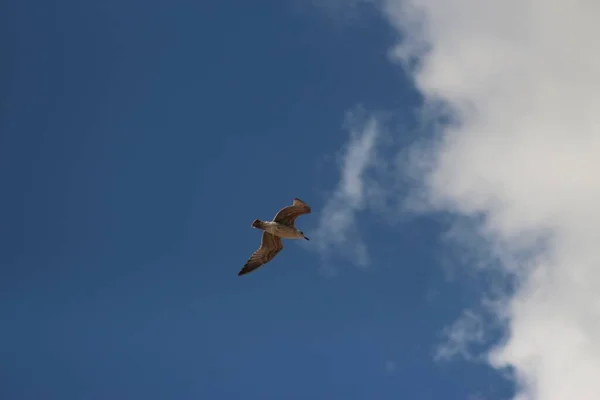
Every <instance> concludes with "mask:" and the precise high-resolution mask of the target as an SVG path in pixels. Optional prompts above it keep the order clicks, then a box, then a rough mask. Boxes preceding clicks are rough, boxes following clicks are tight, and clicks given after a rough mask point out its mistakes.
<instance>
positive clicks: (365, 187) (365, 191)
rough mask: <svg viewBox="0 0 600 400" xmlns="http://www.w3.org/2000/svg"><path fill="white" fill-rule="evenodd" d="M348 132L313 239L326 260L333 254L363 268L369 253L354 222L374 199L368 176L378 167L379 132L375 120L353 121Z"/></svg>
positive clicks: (373, 187) (372, 187) (367, 260)
mask: <svg viewBox="0 0 600 400" xmlns="http://www.w3.org/2000/svg"><path fill="white" fill-rule="evenodd" d="M350 119H351V120H352V119H353V118H350ZM349 130H350V139H349V141H348V144H347V146H346V148H345V149H344V153H343V156H342V159H341V163H340V181H339V183H338V185H337V187H336V188H335V189H334V190H333V192H332V193H331V194H330V196H329V199H328V201H327V202H326V204H325V206H324V208H323V210H322V211H321V213H320V217H319V223H318V227H317V229H316V233H315V234H314V236H315V237H316V239H317V240H316V241H315V242H316V243H318V248H319V251H320V252H321V255H322V256H323V257H324V258H325V259H329V258H330V257H331V255H332V253H336V254H340V255H342V256H345V257H346V258H348V259H349V260H351V261H352V262H354V263H355V264H356V265H358V266H362V267H364V266H366V265H367V264H368V262H369V252H368V249H367V246H366V245H365V243H364V241H363V239H362V237H361V235H360V231H359V229H358V228H357V223H356V218H357V215H358V214H359V213H360V212H361V211H362V210H364V209H365V207H367V205H368V204H369V199H370V198H372V196H374V195H375V194H374V192H373V190H374V189H375V186H373V185H372V184H371V182H372V181H371V180H370V178H369V177H368V176H367V172H368V170H369V169H371V168H373V167H374V166H376V164H377V142H378V139H379V138H380V132H379V126H378V123H377V120H376V119H374V118H369V119H366V121H359V122H356V121H354V122H353V123H351V124H350V129H349ZM330 272H331V271H330Z"/></svg>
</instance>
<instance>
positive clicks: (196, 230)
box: [0, 0, 513, 400]
mask: <svg viewBox="0 0 600 400" xmlns="http://www.w3.org/2000/svg"><path fill="white" fill-rule="evenodd" d="M365 10H366V8H365ZM0 27H1V28H0V33H1V34H0V38H1V39H0V45H1V47H0V48H1V49H2V53H3V54H4V55H5V57H4V63H3V64H4V68H3V69H2V72H1V74H0V85H1V86H0V87H1V88H2V90H1V93H2V95H1V96H0V99H1V110H0V111H1V115H0V129H1V134H0V163H1V164H0V165H1V168H0V181H1V182H2V187H3V196H2V197H1V198H0V206H1V207H0V210H1V211H0V212H1V220H2V221H3V222H2V225H3V227H4V229H2V230H0V235H1V239H2V243H3V246H2V248H3V250H2V252H0V266H1V279H0V296H1V301H0V318H1V320H2V330H1V331H0V332H1V333H0V338H1V339H2V340H1V341H0V358H1V359H2V361H1V362H0V397H1V398H3V399H7V400H25V399H26V400H39V399H47V400H51V399H61V400H70V399H73V400H75V399H86V400H95V399H137V398H140V399H141V398H144V399H170V400H187V399H224V400H227V399H238V398H240V397H242V396H243V397H244V398H245V399H248V400H253V399H257V400H258V399H260V400H267V399H308V398H310V399H332V398H333V399H336V398H345V399H372V398H374V399H399V398H402V399H423V400H426V399H441V398H443V399H448V400H451V399H457V400H458V399H461V400H467V399H473V400H474V399H505V398H509V397H510V396H511V394H512V393H513V392H512V385H511V384H509V383H508V382H507V381H506V380H504V378H502V377H501V375H500V374H499V373H497V372H495V371H494V370H492V369H491V368H489V367H488V366H486V365H484V363H472V362H466V361H464V360H455V361H451V362H443V361H439V360H437V361H436V359H435V354H436V348H437V346H438V345H439V343H440V342H441V341H443V340H444V339H443V329H444V327H446V326H448V325H450V324H452V322H453V321H454V320H455V319H456V318H457V317H458V316H459V315H460V314H461V312H462V310H463V309H465V308H468V307H469V306H470V304H472V303H474V302H475V301H476V295H475V294H474V289H473V288H472V287H471V286H469V285H467V284H464V283H462V282H461V280H460V279H456V278H454V279H452V278H451V277H449V275H448V272H447V269H446V268H445V263H444V262H443V260H444V258H445V257H447V256H448V254H447V252H446V251H445V250H444V246H443V244H442V243H441V241H440V235H441V234H442V233H443V232H444V230H445V229H446V228H447V226H446V223H445V220H443V219H441V218H438V217H436V216H410V217H406V218H402V219H401V221H400V222H398V221H396V222H395V223H393V224H386V223H384V222H382V221H381V220H382V219H386V217H385V216H383V215H382V214H381V213H379V214H378V213H377V212H370V211H368V210H366V209H363V208H364V207H363V208H361V207H360V206H357V207H356V210H354V209H353V208H352V207H350V210H348V209H346V211H348V212H350V213H354V211H356V213H355V214H352V215H354V217H355V218H353V222H352V223H353V224H354V225H355V230H349V231H348V232H349V233H348V234H349V235H350V237H349V239H348V241H347V242H345V243H342V244H340V245H339V246H338V245H335V244H334V243H330V242H326V243H327V246H326V247H327V249H326V250H327V256H326V257H324V255H323V254H322V253H321V252H320V250H319V248H320V247H319V241H318V239H319V238H321V239H322V240H325V241H326V240H330V239H327V235H328V234H329V233H330V231H327V229H328V228H327V226H324V225H323V223H324V222H323V221H326V218H327V212H331V210H334V209H336V207H337V206H336V203H335V201H337V200H336V199H338V200H339V198H337V197H335V193H336V190H338V189H339V187H340V179H342V178H341V177H343V173H344V160H346V162H347V163H348V162H350V163H351V161H352V160H350V161H348V157H347V155H348V154H349V153H348V151H347V150H348V148H349V147H348V146H351V145H352V144H353V143H354V144H356V141H355V142H353V141H352V135H351V131H352V130H355V131H356V132H355V133H356V135H358V137H359V138H360V137H362V136H361V135H363V134H364V132H363V130H364V128H365V124H361V122H360V121H359V122H358V123H351V126H350V127H349V126H348V124H347V123H346V122H347V121H348V119H347V115H348V113H351V114H352V113H354V114H352V115H355V114H356V113H357V111H356V110H357V107H363V108H362V109H363V110H374V111H376V112H388V111H390V110H391V111H393V114H394V117H393V120H394V121H396V122H395V123H396V125H395V126H396V127H397V129H395V130H394V132H393V141H394V143H395V146H396V147H402V146H403V145H404V144H406V143H409V142H411V141H413V140H415V139H417V138H418V137H419V136H418V133H417V132H418V131H419V130H418V129H417V128H418V127H419V126H420V122H419V113H418V109H419V107H420V106H421V105H422V103H421V102H422V97H421V95H420V94H419V92H418V91H417V89H416V88H415V87H414V86H413V84H412V81H411V79H410V78H409V77H407V76H406V75H405V74H404V73H403V72H402V70H401V69H400V68H398V66H397V65H394V64H393V63H391V62H390V59H389V57H388V51H389V49H390V47H391V46H392V45H393V44H394V42H395V41H396V40H397V38H398V34H397V32H395V31H393V30H392V29H391V28H390V26H389V25H388V24H387V22H386V21H385V20H384V19H383V18H381V17H380V16H379V14H378V13H376V12H368V11H364V14H363V15H362V16H361V17H360V18H358V20H354V21H352V20H346V19H343V18H342V19H340V20H336V17H335V8H333V9H328V10H323V9H320V8H313V7H312V6H311V5H310V4H308V3H307V4H301V5H300V6H298V3H294V2H287V1H261V2H246V1H230V2H214V3H212V4H208V3H207V4H205V5H202V3H201V2H192V1H181V0H176V1H173V2H170V3H167V2H158V1H154V0H153V1H150V2H141V1H132V0H123V1H119V2H100V3H93V4H92V3H90V2H83V3H82V2H75V1H61V2H54V3H52V2H43V1H39V0H30V1H19V2H17V1H9V2H5V3H3V5H2V6H0ZM367 119H368V118H367ZM358 143H360V141H359V142H358ZM377 151H378V152H379V153H378V154H380V155H381V156H382V157H392V150H389V149H388V148H386V146H379V147H378V150H377ZM345 157H346V158H345ZM346 165H349V164H346ZM342 181H343V179H342ZM336 188H338V189H336ZM338 191H339V190H338ZM296 196H297V197H300V198H301V199H303V200H304V201H306V202H307V203H308V204H310V205H311V206H312V209H313V213H312V214H310V215H308V216H302V217H301V218H299V219H298V221H297V224H298V225H299V226H300V228H301V229H303V230H304V232H305V233H306V234H307V235H308V236H309V237H312V236H314V238H313V240H311V241H310V242H306V243H298V242H291V241H290V242H286V243H285V246H286V247H285V249H284V251H283V252H282V253H281V254H280V255H279V256H278V257H277V258H276V259H275V260H274V261H273V262H272V263H270V264H267V265H266V266H264V267H262V268H261V269H260V270H258V271H256V272H253V273H252V274H250V275H247V276H244V277H237V275H236V274H237V272H238V271H239V269H240V268H241V267H242V266H243V264H244V262H245V261H246V260H247V258H248V257H249V256H250V254H251V253H252V252H253V251H254V250H255V249H256V248H257V247H258V245H259V242H260V233H259V232H257V231H256V230H253V229H252V228H251V227H250V223H251V222H252V220H253V219H255V218H261V219H270V218H271V217H272V216H273V215H274V214H275V212H276V211H277V210H278V209H279V208H280V207H282V206H285V205H287V204H289V203H291V201H292V199H293V198H294V197H296ZM340 196H342V197H343V194H342V195H340ZM332 199H333V200H332ZM346 200H347V199H346ZM332 201H333V203H332ZM340 207H341V206H340ZM338 208H339V207H338ZM327 210H329V211H327ZM328 232H329V233H328ZM358 234H360V236H358ZM353 235H354V236H353ZM357 243H362V244H364V245H365V246H366V247H368V249H369V255H370V257H369V262H368V263H367V265H364V266H357V265H355V263H354V262H353V259H352V258H353V256H352V253H351V252H350V253H349V252H348V251H349V250H351V247H353V246H356V245H357ZM321 251H322V249H321ZM326 271H335V274H334V276H329V275H328V274H327V273H326ZM477 396H479V397H477Z"/></svg>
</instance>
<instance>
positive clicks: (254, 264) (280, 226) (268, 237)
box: [238, 198, 311, 276]
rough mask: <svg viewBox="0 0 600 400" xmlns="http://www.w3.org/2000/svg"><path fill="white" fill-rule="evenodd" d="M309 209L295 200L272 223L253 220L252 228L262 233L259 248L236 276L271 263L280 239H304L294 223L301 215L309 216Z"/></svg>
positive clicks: (280, 243) (278, 249)
mask: <svg viewBox="0 0 600 400" xmlns="http://www.w3.org/2000/svg"><path fill="white" fill-rule="evenodd" d="M310 212H311V209H310V207H309V206H308V204H306V203H305V202H303V201H302V200H300V199H298V198H295V199H294V202H293V203H292V205H291V206H288V207H284V208H282V209H281V210H279V212H278V213H277V214H275V218H273V221H261V220H260V219H255V220H254V221H252V227H253V228H256V229H260V230H262V231H263V234H262V239H261V240H260V247H259V248H258V250H256V251H255V252H254V253H252V255H251V256H250V258H249V259H248V261H247V262H246V264H245V265H244V267H243V268H242V269H241V270H240V272H238V276H241V275H245V274H247V273H249V272H252V271H254V270H255V269H257V268H258V267H260V266H262V265H264V264H266V263H268V262H269V261H271V260H272V259H273V258H274V257H275V256H276V255H277V254H279V252H280V251H281V250H283V242H282V240H281V239H306V240H310V239H309V238H307V237H306V236H304V232H302V231H301V230H299V229H298V228H296V226H295V225H294V222H295V221H296V218H297V217H298V216H300V215H302V214H310Z"/></svg>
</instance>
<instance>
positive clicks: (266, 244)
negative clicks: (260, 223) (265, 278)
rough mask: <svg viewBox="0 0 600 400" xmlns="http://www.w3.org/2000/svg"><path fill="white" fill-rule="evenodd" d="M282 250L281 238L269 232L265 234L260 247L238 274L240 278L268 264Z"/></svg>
mask: <svg viewBox="0 0 600 400" xmlns="http://www.w3.org/2000/svg"><path fill="white" fill-rule="evenodd" d="M282 249H283V243H282V242H281V238H279V237H277V236H274V235H271V234H270V233H269V232H263V234H262V239H261V241H260V247H259V248H258V250H256V251H255V252H254V253H252V255H251V256H250V258H249V259H248V261H247V262H246V265H244V268H242V269H241V270H240V272H238V276H240V275H245V274H247V273H249V272H252V271H254V270H255V269H256V268H258V267H260V266H261V265H263V264H266V263H268V262H269V261H271V260H272V259H273V258H274V257H275V256H276V255H277V253H279V252H280V251H281V250H282Z"/></svg>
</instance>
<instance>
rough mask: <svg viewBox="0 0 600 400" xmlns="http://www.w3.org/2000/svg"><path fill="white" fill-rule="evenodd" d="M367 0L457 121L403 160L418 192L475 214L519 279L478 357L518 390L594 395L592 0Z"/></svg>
mask: <svg viewBox="0 0 600 400" xmlns="http://www.w3.org/2000/svg"><path fill="white" fill-rule="evenodd" d="M381 7H382V10H383V12H384V14H385V15H386V16H387V17H388V18H389V21H390V22H391V24H392V25H393V26H394V27H395V28H397V29H398V30H399V31H401V32H403V33H405V34H406V36H405V37H404V39H405V41H404V42H403V43H401V44H400V45H399V46H398V47H397V48H396V49H394V51H393V55H394V56H395V58H396V60H399V61H401V62H402V63H403V64H404V66H409V67H410V68H411V70H412V75H413V77H414V79H415V83H416V86H417V88H418V89H419V90H420V91H421V92H422V93H423V95H424V96H425V99H426V101H427V102H428V103H431V104H436V103H443V104H445V105H446V106H447V107H448V109H450V110H452V112H453V114H454V116H455V117H456V121H457V123H455V124H454V125H453V126H449V127H446V128H444V129H442V130H441V132H440V137H439V140H438V141H436V142H435V143H434V144H433V145H432V146H429V147H427V146H426V148H427V150H426V151H420V152H419V155H420V158H419V157H417V158H415V160H418V161H419V163H418V164H413V167H415V168H416V170H417V172H418V173H417V176H418V177H419V178H420V179H421V180H422V182H423V187H422V188H421V189H422V191H421V194H422V196H421V197H422V199H424V200H426V201H427V204H428V205H429V206H430V209H433V210H443V211H451V212H454V213H455V214H456V215H458V216H461V217H467V218H473V219H479V220H480V222H478V223H477V229H476V232H475V233H476V234H477V235H479V236H480V238H481V239H482V240H481V241H478V245H481V243H482V242H483V243H485V244H486V246H488V247H489V249H490V252H491V253H493V254H494V255H495V256H496V257H497V258H498V260H499V261H500V265H501V267H502V268H504V269H505V271H506V272H507V273H514V274H516V275H517V276H518V278H519V286H518V287H517V290H516V291H515V292H514V293H510V294H509V296H510V297H508V298H506V299H505V300H506V301H505V302H504V303H503V304H505V305H504V306H503V307H500V309H499V314H498V318H502V319H503V320H504V321H505V322H506V324H507V329H508V331H507V332H508V335H507V337H506V338H505V340H504V341H502V342H501V343H498V344H497V346H496V347H495V348H494V349H493V351H491V353H490V354H489V362H490V363H491V364H492V365H493V366H495V367H498V368H502V367H505V366H512V367H514V372H515V376H516V378H517V379H518V383H519V392H518V394H517V397H516V398H517V399H519V400H525V399H527V400H565V399H578V400H597V399H600V379H598V377H599V376H600V290H599V288H600V245H599V243H600V230H599V229H598V226H600V206H599V205H600V112H599V111H598V110H600V45H598V38H600V24H598V22H597V21H598V18H599V17H600V2H595V1H582V0H579V1H578V0H556V1H553V2H548V1H544V2H542V1H535V0H491V1H480V0H383V2H382V4H381ZM415 59H418V62H417V63H415V62H414V61H415ZM413 158H414V157H413ZM413 161H414V160H413ZM466 337H468V335H466ZM459 342H460V338H459V340H458V341H455V344H457V343H459ZM458 348H459V349H460V347H458Z"/></svg>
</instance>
